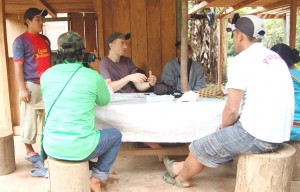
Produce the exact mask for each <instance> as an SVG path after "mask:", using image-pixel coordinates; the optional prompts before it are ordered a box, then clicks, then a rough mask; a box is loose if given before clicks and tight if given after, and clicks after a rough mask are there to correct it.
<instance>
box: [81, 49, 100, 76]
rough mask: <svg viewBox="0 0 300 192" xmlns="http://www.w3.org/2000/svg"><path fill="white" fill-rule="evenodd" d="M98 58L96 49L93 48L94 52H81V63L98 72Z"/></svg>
mask: <svg viewBox="0 0 300 192" xmlns="http://www.w3.org/2000/svg"><path fill="white" fill-rule="evenodd" d="M99 60H100V57H99V54H98V52H97V51H96V50H94V52H92V53H84V54H83V59H82V64H83V66H85V67H87V68H91V69H94V70H95V71H97V72H98V73H100V70H99Z"/></svg>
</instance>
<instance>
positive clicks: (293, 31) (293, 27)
mask: <svg viewBox="0 0 300 192" xmlns="http://www.w3.org/2000/svg"><path fill="white" fill-rule="evenodd" d="M290 2H291V5H290V13H291V14H290V47H292V48H295V46H296V25H297V0H290Z"/></svg>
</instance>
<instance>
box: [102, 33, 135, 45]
mask: <svg viewBox="0 0 300 192" xmlns="http://www.w3.org/2000/svg"><path fill="white" fill-rule="evenodd" d="M130 37H131V34H130V33H125V34H124V33H120V32H114V33H112V34H110V36H109V37H108V39H107V41H106V46H109V44H110V43H112V42H113V41H114V40H116V39H125V40H128V39H130Z"/></svg>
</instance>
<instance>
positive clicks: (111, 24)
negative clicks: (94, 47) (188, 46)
mask: <svg viewBox="0 0 300 192" xmlns="http://www.w3.org/2000/svg"><path fill="white" fill-rule="evenodd" d="M99 2H100V3H101V1H99ZM99 7H102V11H99V12H98V14H101V15H98V17H101V18H102V19H103V26H102V27H103V29H102V30H103V38H102V39H103V41H104V42H100V43H99V44H100V45H102V47H100V49H101V48H102V49H104V54H105V55H107V54H108V47H106V46H105V44H106V43H105V41H106V39H107V38H108V36H109V35H110V34H111V33H112V32H116V31H118V32H122V33H128V32H130V33H131V35H132V38H131V40H129V41H128V43H127V46H128V49H127V50H126V53H125V54H126V56H128V57H131V58H132V60H133V62H134V64H135V65H136V66H137V67H140V68H142V69H143V70H145V71H146V73H147V74H148V71H149V70H151V71H152V72H153V74H155V75H156V76H157V77H158V79H160V78H161V73H162V70H163V67H164V65H165V64H166V63H167V62H168V61H169V60H170V59H172V58H174V57H175V56H176V50H175V42H176V1H174V0H102V6H99ZM100 27H101V26H98V28H100ZM99 39H101V38H99ZM100 52H101V51H100ZM101 57H103V55H101Z"/></svg>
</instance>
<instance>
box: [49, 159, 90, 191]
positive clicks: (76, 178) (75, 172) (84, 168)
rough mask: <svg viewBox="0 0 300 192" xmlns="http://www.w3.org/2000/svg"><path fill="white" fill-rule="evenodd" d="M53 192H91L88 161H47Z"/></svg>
mask: <svg viewBox="0 0 300 192" xmlns="http://www.w3.org/2000/svg"><path fill="white" fill-rule="evenodd" d="M47 165H48V170H49V185H50V191H51V192H62V191H63V192H90V191H91V189H90V172H89V164H88V161H85V162H71V161H58V160H55V159H53V158H48V160H47Z"/></svg>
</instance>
